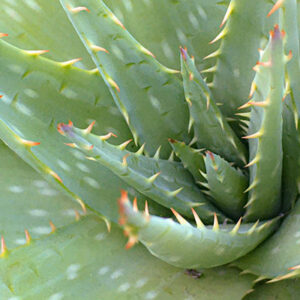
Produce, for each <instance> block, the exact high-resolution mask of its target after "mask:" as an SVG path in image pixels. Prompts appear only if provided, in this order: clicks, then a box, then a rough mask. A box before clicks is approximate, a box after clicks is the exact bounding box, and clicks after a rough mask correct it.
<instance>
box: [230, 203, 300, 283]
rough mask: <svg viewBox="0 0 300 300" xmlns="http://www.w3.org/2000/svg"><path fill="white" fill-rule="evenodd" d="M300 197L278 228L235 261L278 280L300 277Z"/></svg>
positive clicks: (255, 272) (244, 268)
mask: <svg viewBox="0 0 300 300" xmlns="http://www.w3.org/2000/svg"><path fill="white" fill-rule="evenodd" d="M299 253H300V201H299V200H298V202H297V203H296V205H295V208H294V209H293V211H292V212H291V213H290V214H289V215H288V216H287V217H286V219H285V220H284V221H283V223H282V224H281V226H280V228H279V229H278V231H277V232H276V233H275V234H274V235H273V236H272V237H270V238H269V239H268V240H267V241H266V242H265V243H263V244H261V246H259V247H258V248H257V249H255V250H254V251H253V252H251V253H249V254H248V255H246V256H245V257H243V258H241V259H240V260H238V261H237V262H235V263H234V264H235V265H236V266H238V267H239V268H241V269H243V270H248V271H249V272H251V273H253V274H256V275H259V276H263V277H266V278H274V277H275V279H276V280H277V279H278V280H280V279H285V278H293V277H300V266H299V265H300V254H299ZM297 266H299V268H297Z"/></svg>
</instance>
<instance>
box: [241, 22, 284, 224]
mask: <svg viewBox="0 0 300 300" xmlns="http://www.w3.org/2000/svg"><path fill="white" fill-rule="evenodd" d="M283 38H284V33H283V32H281V31H280V29H279V27H278V25H277V26H275V27H274V31H271V32H270V41H269V44H268V46H267V47H266V49H265V50H264V51H263V52H262V57H261V59H260V62H259V63H257V65H256V67H255V69H256V71H257V73H256V76H255V79H254V81H253V83H252V91H253V97H251V99H250V100H249V101H248V102H247V103H246V104H245V105H244V107H248V106H250V107H251V116H250V125H249V132H248V135H247V136H246V137H244V138H245V139H248V140H249V151H250V157H249V163H248V165H247V167H250V185H249V187H248V189H247V191H249V199H248V202H247V205H246V206H247V209H246V214H245V219H247V220H249V221H255V220H257V219H268V218H272V217H274V216H276V215H277V214H278V213H279V211H280V207H281V172H282V155H283V154H282V98H283V95H284V86H283V84H284V75H285V57H284V52H283ZM251 96H252V95H251Z"/></svg>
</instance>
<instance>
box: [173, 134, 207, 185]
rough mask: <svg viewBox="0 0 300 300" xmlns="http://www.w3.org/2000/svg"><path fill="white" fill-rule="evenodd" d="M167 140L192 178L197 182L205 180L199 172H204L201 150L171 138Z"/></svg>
mask: <svg viewBox="0 0 300 300" xmlns="http://www.w3.org/2000/svg"><path fill="white" fill-rule="evenodd" d="M169 141H170V143H171V146H172V148H173V150H174V151H175V154H176V155H177V156H178V157H179V158H180V160H181V162H182V164H183V166H184V167H185V168H186V169H187V170H189V171H190V173H191V174H192V175H193V177H194V180H195V181H198V182H202V181H205V178H204V177H203V175H202V174H201V172H205V163H204V155H203V154H202V153H201V151H200V150H198V149H195V148H192V147H190V146H188V145H186V144H185V143H184V142H178V141H176V140H173V139H170V140H169Z"/></svg>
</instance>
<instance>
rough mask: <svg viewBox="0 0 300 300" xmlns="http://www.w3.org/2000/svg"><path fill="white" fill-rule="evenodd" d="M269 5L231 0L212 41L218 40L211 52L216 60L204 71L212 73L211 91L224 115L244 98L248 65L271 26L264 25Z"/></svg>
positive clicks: (232, 111)
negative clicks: (212, 65)
mask: <svg viewBox="0 0 300 300" xmlns="http://www.w3.org/2000/svg"><path fill="white" fill-rule="evenodd" d="M270 8H271V4H270V3H269V1H267V0H252V1H238V0H231V1H230V4H229V6H228V9H227V12H226V14H224V22H226V23H223V28H222V29H221V30H220V32H219V33H218V34H217V35H216V37H215V39H214V40H213V42H217V41H218V40H221V43H220V45H219V48H218V50H217V52H215V56H217V63H216V65H215V66H214V67H212V68H211V69H209V70H206V72H207V71H210V72H213V84H212V93H213V95H214V97H215V99H216V101H217V102H219V103H222V104H223V105H221V106H220V109H221V111H222V112H223V113H224V115H225V116H227V117H234V114H235V113H236V112H237V108H238V107H239V106H240V105H242V104H243V102H244V101H245V100H246V99H247V97H248V94H249V89H250V85H251V82H252V80H253V78H254V72H253V71H252V67H253V66H254V65H255V63H256V61H257V60H258V58H259V53H258V51H257V49H258V48H259V47H261V40H262V37H263V36H264V34H265V33H266V32H268V30H270V29H271V27H269V28H268V27H267V28H265V26H264V24H265V23H266V22H267V13H268V11H269V10H270ZM204 72H205V71H204ZM229 86H230V88H228V87H229Z"/></svg>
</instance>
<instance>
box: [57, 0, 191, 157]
mask: <svg viewBox="0 0 300 300" xmlns="http://www.w3.org/2000/svg"><path fill="white" fill-rule="evenodd" d="M61 3H62V5H63V6H64V8H65V11H66V13H67V15H68V17H69V18H70V20H71V22H72V24H73V25H74V27H75V28H76V30H77V32H78V34H79V36H80V38H81V40H82V42H83V43H84V45H85V46H86V48H87V50H88V51H89V53H90V55H91V57H92V58H93V60H94V62H95V64H96V65H97V67H98V69H99V72H100V73H101V75H102V77H103V79H104V81H105V82H106V84H107V86H108V87H109V89H110V91H111V93H112V95H113V98H114V100H115V102H116V104H117V105H118V107H119V109H120V111H121V112H122V114H123V116H124V118H125V120H126V121H127V123H128V125H129V127H130V129H131V131H132V133H133V136H134V139H135V142H136V143H137V142H138V143H139V144H140V145H142V144H143V143H146V145H145V150H146V152H149V154H150V155H154V153H155V151H156V150H157V148H158V147H160V146H162V151H161V153H162V157H164V158H166V157H168V155H169V154H170V151H171V147H170V145H169V143H168V138H174V139H179V140H183V141H188V139H189V138H188V134H187V127H188V108H187V105H186V103H185V101H184V95H183V88H182V84H181V82H180V79H179V77H178V75H177V74H176V73H177V71H174V70H170V69H167V68H166V67H164V66H163V65H161V64H160V63H159V62H158V61H157V60H156V59H155V58H154V57H153V54H152V53H151V52H149V50H147V49H146V48H144V47H143V46H142V45H141V44H139V43H138V42H137V41H136V40H135V39H134V38H133V37H132V36H131V35H130V33H129V32H128V31H126V29H125V28H124V26H123V24H121V23H120V21H119V20H118V19H117V18H116V16H115V15H113V14H112V12H111V11H110V10H109V9H108V8H107V7H106V6H105V4H104V3H103V2H102V1H96V0H92V1H87V0H81V1H79V0H71V1H65V0H61ZM82 6H86V8H87V9H88V10H89V11H86V10H85V11H80V12H76V10H72V8H73V9H74V8H76V7H82ZM68 7H69V8H68ZM98 28H101V31H99V30H98ZM99 47H100V48H99Z"/></svg>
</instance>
